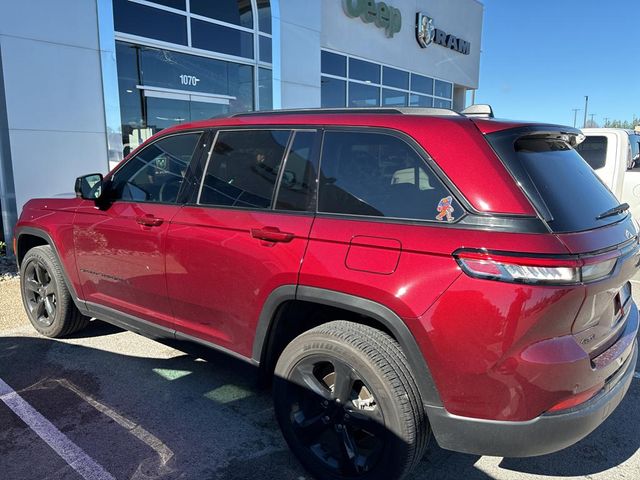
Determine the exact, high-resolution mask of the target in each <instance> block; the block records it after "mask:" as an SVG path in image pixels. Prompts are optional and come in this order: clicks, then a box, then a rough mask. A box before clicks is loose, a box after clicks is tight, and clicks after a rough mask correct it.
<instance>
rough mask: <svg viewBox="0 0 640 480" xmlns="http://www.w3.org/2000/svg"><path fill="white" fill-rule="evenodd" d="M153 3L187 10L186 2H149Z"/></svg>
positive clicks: (178, 0)
mask: <svg viewBox="0 0 640 480" xmlns="http://www.w3.org/2000/svg"><path fill="white" fill-rule="evenodd" d="M148 1H150V2H152V3H157V4H158V5H164V6H165V7H171V8H176V9H178V10H186V9H187V8H186V1H185V0H148Z"/></svg>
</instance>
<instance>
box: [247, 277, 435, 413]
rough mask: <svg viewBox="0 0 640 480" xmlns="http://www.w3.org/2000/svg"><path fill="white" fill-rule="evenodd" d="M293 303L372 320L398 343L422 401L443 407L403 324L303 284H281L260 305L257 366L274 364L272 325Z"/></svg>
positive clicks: (385, 311)
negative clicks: (272, 356)
mask: <svg viewBox="0 0 640 480" xmlns="http://www.w3.org/2000/svg"><path fill="white" fill-rule="evenodd" d="M294 301H295V302H306V303H309V304H318V305H323V306H328V307H334V308H338V309H341V310H344V311H348V312H352V313H353V314H356V315H361V316H362V317H363V318H368V319H371V320H372V321H373V324H374V325H377V326H378V327H379V328H382V329H384V330H386V331H387V332H388V333H389V334H390V335H391V336H392V337H393V338H394V339H395V340H396V341H397V342H398V343H399V344H400V347H401V348H402V351H403V352H404V354H405V356H406V357H407V361H408V363H409V365H410V367H411V371H412V372H413V374H414V375H415V380H416V383H417V384H418V388H419V390H420V395H421V397H422V402H423V403H424V404H425V405H429V406H442V402H441V399H440V395H439V393H438V390H437V388H436V386H435V383H434V380H433V376H432V375H431V371H430V370H429V367H428V365H427V362H426V360H425V358H424V356H423V355H422V352H421V350H420V347H419V346H418V343H417V342H416V339H415V337H414V336H413V334H412V333H411V331H410V330H409V328H408V327H407V325H406V323H405V322H404V321H403V320H402V319H401V318H400V317H399V316H398V315H397V314H396V313H395V312H393V311H392V310H391V309H389V308H387V307H386V306H384V305H382V304H380V303H377V302H375V301H373V300H369V299H366V298H362V297H358V296H355V295H350V294H346V293H342V292H337V291H333V290H328V289H323V288H317V287H308V286H302V285H300V286H296V285H283V286H281V287H278V288H276V289H275V290H273V291H272V292H271V294H270V295H269V297H268V298H267V300H266V301H265V303H264V305H263V308H262V311H261V313H260V317H259V319H258V324H257V326H256V335H255V338H254V342H253V351H252V358H253V360H254V361H255V362H256V363H261V364H262V365H263V366H264V365H266V364H267V363H271V362H273V361H274V359H269V355H270V354H271V352H270V351H269V350H270V348H269V346H270V344H272V343H273V341H274V339H273V338H272V337H273V336H274V335H275V333H274V324H275V323H276V322H277V317H278V314H279V312H280V311H281V307H282V306H283V305H285V304H287V303H288V302H294ZM314 326H316V325H315V324H313V323H312V324H310V325H309V326H308V328H309V329H310V328H313V327H314ZM304 328H305V329H306V327H304Z"/></svg>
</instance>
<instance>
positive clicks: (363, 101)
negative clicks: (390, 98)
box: [349, 82, 380, 107]
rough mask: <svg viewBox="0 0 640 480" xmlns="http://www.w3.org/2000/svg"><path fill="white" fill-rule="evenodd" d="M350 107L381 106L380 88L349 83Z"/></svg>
mask: <svg viewBox="0 0 640 480" xmlns="http://www.w3.org/2000/svg"><path fill="white" fill-rule="evenodd" d="M349 106H350V107H378V106H380V88H379V87H373V86H371V85H363V84H362V83H354V82H349Z"/></svg>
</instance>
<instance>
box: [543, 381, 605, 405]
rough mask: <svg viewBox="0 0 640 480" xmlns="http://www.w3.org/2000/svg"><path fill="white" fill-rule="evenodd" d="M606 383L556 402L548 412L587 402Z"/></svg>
mask: <svg viewBox="0 0 640 480" xmlns="http://www.w3.org/2000/svg"><path fill="white" fill-rule="evenodd" d="M603 386H604V384H601V385H596V386H595V387H593V388H590V389H589V390H585V391H584V392H580V393H578V394H576V395H574V396H572V397H570V398H567V399H566V400H563V401H561V402H560V403H556V404H555V405H554V406H553V407H551V408H550V409H549V410H547V411H548V412H557V411H558V410H566V409H568V408H573V407H575V406H576V405H580V404H581V403H584V402H586V401H587V400H589V399H591V398H593V397H594V396H595V395H596V393H598V392H599V391H600V390H602V387H603Z"/></svg>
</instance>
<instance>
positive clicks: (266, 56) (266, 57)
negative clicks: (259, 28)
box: [259, 35, 271, 63]
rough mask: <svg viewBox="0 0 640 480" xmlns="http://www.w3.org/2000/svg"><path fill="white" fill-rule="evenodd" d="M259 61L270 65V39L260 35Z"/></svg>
mask: <svg viewBox="0 0 640 480" xmlns="http://www.w3.org/2000/svg"><path fill="white" fill-rule="evenodd" d="M259 39H260V61H261V62H267V63H271V39H270V38H269V37H265V36H263V35H260V37H259Z"/></svg>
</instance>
